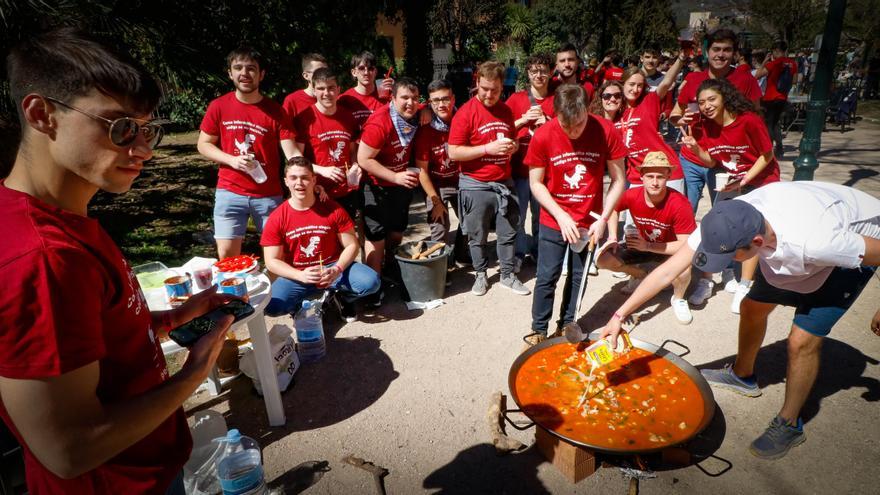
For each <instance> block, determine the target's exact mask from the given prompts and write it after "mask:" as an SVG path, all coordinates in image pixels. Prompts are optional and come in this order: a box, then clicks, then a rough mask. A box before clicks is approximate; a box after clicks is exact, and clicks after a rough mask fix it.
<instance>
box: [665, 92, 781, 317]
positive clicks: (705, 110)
mask: <svg viewBox="0 0 880 495" xmlns="http://www.w3.org/2000/svg"><path fill="white" fill-rule="evenodd" d="M697 94H698V100H697V101H698V102H699V105H700V114H701V117H702V118H701V119H700V121H699V122H698V123H695V124H692V125H691V126H689V129H688V130H687V131H686V132H685V134H684V136H683V137H682V139H681V142H682V145H683V146H682V149H684V148H687V149H688V150H689V151H690V153H692V154H693V155H694V156H696V157H698V158H699V165H700V166H703V167H707V168H720V169H721V170H723V174H724V175H723V176H722V177H724V178H725V179H726V182H725V183H723V184H720V183H719V184H718V185H717V188H716V189H717V191H718V197H717V198H716V201H718V200H721V199H730V198H734V197H737V196H739V195H741V194H746V193H748V192H751V191H753V190H754V189H756V188H758V187H761V186H764V185H766V184H770V183H773V182H778V181H779V163H778V162H777V161H776V158H775V157H774V156H773V141H772V140H771V139H770V134H769V132H768V131H767V126H766V125H764V121H763V120H762V119H761V117H759V116H758V114H757V113H755V109H756V108H755V105H754V103H752V102H750V101H748V100H746V99H745V97H743V96H742V95H741V94H740V93H739V92H738V91H737V90H736V88H734V87H733V85H732V84H730V83H729V82H727V81H725V80H718V79H708V80H706V81H703V82H702V83H701V84H700V88H699V91H698V93H697ZM719 175H720V174H719ZM757 266H758V261H757V258H752V259H749V260H747V261H744V262H743V264H742V276H741V277H740V281H739V284H738V285H734V284H731V285H734V287H732V288H733V290H732V291H729V292H733V300H732V301H731V304H730V310H731V311H732V312H733V313H736V314H739V306H740V303H741V302H742V300H743V298H744V297H745V296H746V294H748V292H749V287H750V286H751V282H752V279H753V277H754V274H755V269H756V268H757ZM708 276H709V277H711V273H710V274H708ZM725 290H727V287H725Z"/></svg>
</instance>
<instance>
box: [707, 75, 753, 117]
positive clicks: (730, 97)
mask: <svg viewBox="0 0 880 495" xmlns="http://www.w3.org/2000/svg"><path fill="white" fill-rule="evenodd" d="M707 89H710V90H712V91H715V92H716V93H718V94H720V95H721V99H722V100H723V102H724V109H725V110H727V111H728V112H730V113H732V114H733V115H734V117H739V116H740V115H742V114H744V113H746V112H755V113H759V111H758V107H757V106H756V105H755V104H754V103H753V102H751V101H750V100H749V99H748V98H746V97H745V96H744V95H743V94H742V93H740V92H739V90H738V89H736V88H735V87H734V86H733V84H730V82H729V81H728V80H726V79H706V80H705V81H703V82H702V83H700V87H699V88H697V98H699V96H700V93H702V92H703V91H706V90H707Z"/></svg>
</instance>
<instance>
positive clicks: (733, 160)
mask: <svg viewBox="0 0 880 495" xmlns="http://www.w3.org/2000/svg"><path fill="white" fill-rule="evenodd" d="M721 165H722V166H723V167H724V168H726V169H727V170H730V171H732V172H736V167H737V165H739V155H737V154H732V155H730V161H729V162H726V161H724V160H721Z"/></svg>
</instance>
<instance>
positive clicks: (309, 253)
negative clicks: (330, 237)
mask: <svg viewBox="0 0 880 495" xmlns="http://www.w3.org/2000/svg"><path fill="white" fill-rule="evenodd" d="M320 243H321V238H320V237H319V236H316V235H313V236H311V237H309V244H308V246H300V247H299V250H300V251H302V253H303V254H304V255H306V257H307V258H311V257H313V256H314V255H315V250H316V249H318V244H320Z"/></svg>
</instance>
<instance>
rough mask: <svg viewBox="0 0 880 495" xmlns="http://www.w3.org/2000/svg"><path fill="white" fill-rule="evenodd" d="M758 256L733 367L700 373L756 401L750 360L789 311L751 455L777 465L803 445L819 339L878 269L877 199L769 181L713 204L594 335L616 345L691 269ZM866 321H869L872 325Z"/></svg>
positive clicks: (879, 210)
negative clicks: (766, 416) (631, 322)
mask: <svg viewBox="0 0 880 495" xmlns="http://www.w3.org/2000/svg"><path fill="white" fill-rule="evenodd" d="M755 255H757V256H758V260H759V267H760V270H759V271H758V272H757V276H756V279H755V282H754V284H753V285H752V288H751V289H750V291H749V294H748V295H747V296H746V298H745V300H744V301H743V303H742V309H741V313H740V320H739V349H738V352H737V356H736V361H735V363H734V364H733V365H732V366H731V365H728V366H726V367H724V368H723V369H721V370H703V371H702V373H703V376H704V377H705V378H706V380H707V381H709V383H710V384H712V385H713V386H716V387H721V388H726V389H729V390H733V391H735V392H738V393H740V394H743V395H746V396H749V397H757V396H759V395H761V389H760V388H759V387H758V382H757V379H756V377H755V374H754V367H755V359H756V357H757V355H758V350H759V349H760V348H761V344H762V342H763V340H764V335H765V333H766V331H767V317H768V315H769V314H770V312H771V311H773V309H774V308H775V307H776V306H777V305H780V304H781V305H783V306H792V307H794V308H796V310H795V316H794V320H793V321H792V325H791V333H790V334H789V336H788V370H787V373H786V380H785V402H784V403H783V405H782V409H781V410H780V411H779V414H778V415H777V416H776V417H775V418H773V420H772V421H771V422H770V426H769V427H768V428H767V430H766V431H765V432H764V433H763V434H762V435H761V436H760V437H758V438H757V439H756V440H755V441H754V442H752V444H751V447H750V451H751V452H752V453H753V454H754V455H756V456H758V457H761V458H765V459H779V458H781V457H783V456H784V455H785V454H786V453H788V451H789V449H791V448H792V447H794V446H796V445H799V444H801V443H803V441H804V440H805V436H804V431H803V421H802V420H801V418H800V410H801V408H802V407H803V405H804V402H806V399H807V396H808V395H809V393H810V389H811V388H812V387H813V383H814V382H815V381H816V375H817V374H818V371H819V356H820V350H821V347H822V338H823V337H825V336H826V335H828V333H829V332H830V331H831V328H832V327H833V326H834V324H835V323H837V320H839V319H840V318H841V317H842V316H843V314H844V313H846V311H847V310H848V309H849V308H850V306H852V304H853V302H855V300H856V298H858V296H859V294H860V293H861V291H862V289H863V288H864V287H865V285H866V284H867V283H868V281H869V280H870V279H871V276H872V275H873V274H874V271H875V269H876V267H877V265H880V200H878V199H877V198H874V197H872V196H870V195H868V194H866V193H864V192H861V191H858V190H856V189H853V188H851V187H846V186H840V185H836V184H827V183H822V182H777V183H773V184H769V185H767V186H765V187H762V188H760V189H757V190H755V191H753V192H751V193H749V194H746V195H743V196H740V197H737V198H734V199H731V200H729V201H721V202H719V203H717V204H716V205H715V206H714V207H713V208H712V210H711V211H710V212H709V213H707V214H706V216H705V217H703V220H702V222H701V224H700V226H699V227H698V228H697V230H696V231H694V233H693V234H691V236H690V238H689V239H688V243H687V245H684V246H682V247H681V248H680V249H679V250H678V251H677V252H676V253H675V254H674V255H673V256H672V257H671V258H670V259H669V260H668V261H666V262H665V263H664V264H662V265H660V266H659V267H658V268H657V269H655V270H654V271H653V272H651V274H650V275H648V277H646V278H645V280H644V281H643V282H642V283H641V285H639V287H638V288H637V289H636V291H635V292H634V293H633V294H632V296H631V297H630V298H629V299H627V300H626V302H624V303H623V305H622V306H620V308H618V310H617V311H615V312H614V315H613V316H612V317H611V319H610V320H609V322H608V324H607V325H606V326H605V328H604V330H603V331H602V336H603V337H606V336H607V337H609V340H611V342H612V343H616V342H617V336H618V334H619V333H620V331H621V327H620V325H621V321H622V320H624V319H625V318H626V317H627V316H628V315H630V314H631V313H632V312H633V311H635V310H636V309H638V308H639V307H640V306H642V305H643V304H644V303H645V302H647V301H648V300H650V299H651V298H652V297H654V295H656V294H657V293H658V292H659V291H660V290H662V289H663V288H664V287H666V286H667V285H669V283H670V282H671V281H672V280H673V279H674V278H675V277H676V276H678V274H680V273H681V271H682V270H684V269H685V268H687V266H688V265H689V264H690V263H693V264H694V266H696V267H697V268H699V269H701V270H703V271H706V272H714V271H720V270H721V269H723V268H724V267H725V266H727V265H728V263H730V261H731V260H736V261H744V260H747V259H749V258H751V257H752V256H755ZM872 325H873V323H872Z"/></svg>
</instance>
